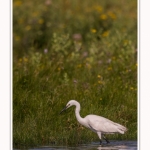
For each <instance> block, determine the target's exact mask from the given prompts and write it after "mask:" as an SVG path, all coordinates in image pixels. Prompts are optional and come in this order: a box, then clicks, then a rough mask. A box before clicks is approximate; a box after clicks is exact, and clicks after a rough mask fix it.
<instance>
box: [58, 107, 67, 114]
mask: <svg viewBox="0 0 150 150" xmlns="http://www.w3.org/2000/svg"><path fill="white" fill-rule="evenodd" d="M66 109H67V106H66V107H65V108H63V109H62V111H61V112H60V113H59V114H61V113H62V112H63V111H64V110H66Z"/></svg>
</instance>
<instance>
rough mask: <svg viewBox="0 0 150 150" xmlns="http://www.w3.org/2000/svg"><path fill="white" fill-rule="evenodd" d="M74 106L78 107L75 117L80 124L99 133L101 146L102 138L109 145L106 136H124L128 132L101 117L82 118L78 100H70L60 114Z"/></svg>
mask: <svg viewBox="0 0 150 150" xmlns="http://www.w3.org/2000/svg"><path fill="white" fill-rule="evenodd" d="M73 105H75V106H76V109H75V115H76V118H77V120H78V122H79V123H80V124H81V125H83V126H85V127H87V128H89V129H90V130H92V131H93V132H95V133H97V135H98V137H99V139H100V144H101V143H102V140H101V139H102V137H103V138H104V139H105V140H106V142H107V143H109V141H108V140H107V139H106V137H105V136H104V134H114V133H120V134H124V133H125V132H126V131H127V128H126V127H124V126H122V125H120V124H118V123H115V122H113V121H111V120H109V119H106V118H104V117H101V116H97V115H92V114H91V115H87V116H86V117H85V118H82V117H81V116H80V113H79V112H80V104H79V103H78V102H77V101H76V100H70V101H69V102H68V103H67V105H66V107H65V108H64V109H63V110H62V111H61V112H60V113H62V112H63V111H64V110H66V109H67V108H69V107H71V106H73Z"/></svg>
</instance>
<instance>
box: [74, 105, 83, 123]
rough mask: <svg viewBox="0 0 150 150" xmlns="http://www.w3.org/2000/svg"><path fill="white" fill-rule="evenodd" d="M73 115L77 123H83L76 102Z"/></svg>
mask: <svg viewBox="0 0 150 150" xmlns="http://www.w3.org/2000/svg"><path fill="white" fill-rule="evenodd" d="M75 106H76V109H75V115H76V118H77V120H78V122H79V123H81V124H83V118H82V117H81V116H80V113H79V112H80V104H79V103H76V105H75Z"/></svg>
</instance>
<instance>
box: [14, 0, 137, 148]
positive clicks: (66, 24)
mask: <svg viewBox="0 0 150 150" xmlns="http://www.w3.org/2000/svg"><path fill="white" fill-rule="evenodd" d="M136 3H137V2H136V1H135V0H134V1H130V0H126V1H117V0H114V1H111V0H107V1H99V0H93V1H90V0H88V1H79V0H64V1H62V0H55V1H50V0H47V1H43V0H38V1H35V0H32V1H29V0H26V1H24V2H23V1H21V0H14V2H13V36H14V38H13V144H14V147H21V146H25V147H31V146H37V145H53V144H56V145H78V144H81V143H88V142H92V141H98V136H97V135H96V134H95V133H93V132H91V131H89V130H88V129H86V128H84V127H82V126H81V125H79V123H78V122H77V121H76V118H75V115H74V108H70V109H69V110H67V111H66V113H63V114H62V115H59V112H60V111H61V109H62V108H63V107H64V106H65V105H66V103H67V102H68V101H69V100H70V99H76V100H78V101H79V102H80V103H81V116H82V117H84V116H86V115H88V114H97V115H101V116H104V117H106V118H109V119H111V120H113V121H115V122H118V123H120V124H122V125H125V126H126V127H127V128H128V132H127V133H126V134H125V135H109V136H108V138H110V139H118V140H122V139H126V140H131V139H137V56H136V55H137V54H136V49H137V16H136V10H137V4H136Z"/></svg>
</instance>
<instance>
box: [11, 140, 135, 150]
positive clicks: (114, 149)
mask: <svg viewBox="0 0 150 150" xmlns="http://www.w3.org/2000/svg"><path fill="white" fill-rule="evenodd" d="M13 150H19V149H13ZM28 150H137V141H110V143H109V144H106V143H104V142H103V144H102V145H99V142H92V143H91V144H82V145H79V146H77V147H66V146H41V147H37V148H31V149H28Z"/></svg>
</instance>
